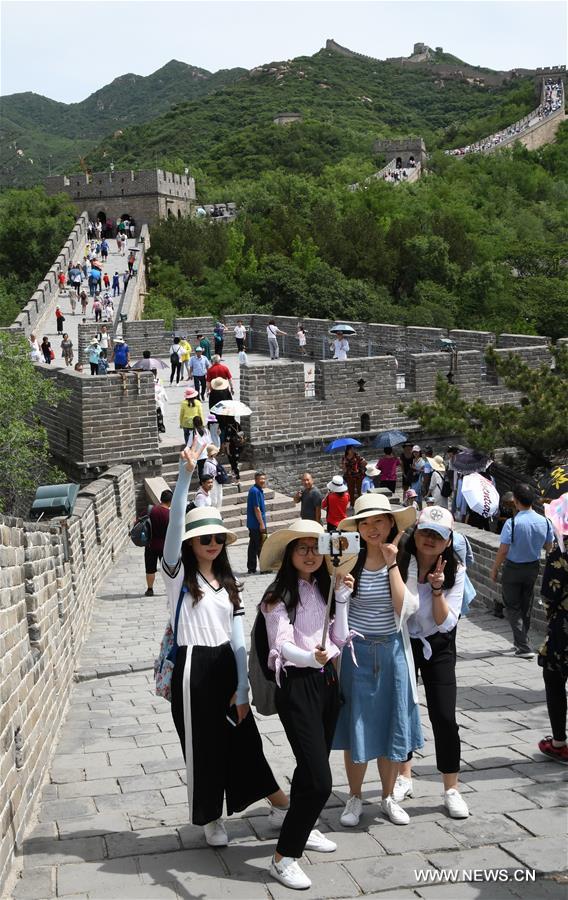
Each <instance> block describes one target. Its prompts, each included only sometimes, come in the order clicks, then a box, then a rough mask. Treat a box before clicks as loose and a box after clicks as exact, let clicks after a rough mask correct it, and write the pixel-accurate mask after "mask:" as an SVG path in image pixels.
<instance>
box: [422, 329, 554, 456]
mask: <svg viewBox="0 0 568 900" xmlns="http://www.w3.org/2000/svg"><path fill="white" fill-rule="evenodd" d="M551 352H552V358H553V361H554V368H553V369H551V367H550V365H548V364H543V365H541V366H540V367H539V368H538V369H533V368H531V367H530V366H529V365H527V363H526V362H525V361H524V360H523V359H521V357H520V356H517V355H515V354H514V353H510V354H507V356H506V357H501V356H498V355H497V354H496V353H495V352H494V351H493V350H489V351H488V353H487V362H488V364H489V365H490V366H493V367H494V368H495V370H496V372H497V374H498V375H499V376H500V377H501V379H502V380H503V383H504V384H505V385H506V387H508V388H509V389H510V390H514V391H519V393H520V394H521V397H520V401H519V402H518V403H502V404H500V405H498V406H490V405H489V404H487V403H485V402H484V401H483V400H473V401H470V400H466V399H465V398H464V397H463V396H462V395H461V392H460V390H459V388H458V387H456V386H455V385H451V384H448V382H447V381H446V379H445V378H444V377H443V376H442V375H439V376H438V379H437V382H436V393H435V398H434V401H433V402H432V403H418V402H415V403H411V404H410V405H409V406H408V407H406V413H407V414H408V415H409V416H411V417H412V418H415V419H417V420H418V421H419V422H420V424H421V426H422V427H423V428H425V429H427V430H428V431H429V432H431V433H433V434H437V433H443V434H456V435H460V436H461V438H462V439H463V440H464V441H466V443H467V444H468V445H469V446H470V447H472V448H474V449H476V450H482V451H484V452H486V453H489V452H491V451H492V450H494V449H495V448H496V447H519V448H521V449H522V450H524V451H525V453H526V454H527V458H528V463H529V467H530V468H531V469H533V470H534V469H535V468H537V467H539V466H550V465H551V464H552V462H553V461H554V459H555V458H557V457H558V455H562V454H565V453H566V448H567V447H568V347H564V346H562V345H557V346H556V347H553V348H552V350H551Z"/></svg>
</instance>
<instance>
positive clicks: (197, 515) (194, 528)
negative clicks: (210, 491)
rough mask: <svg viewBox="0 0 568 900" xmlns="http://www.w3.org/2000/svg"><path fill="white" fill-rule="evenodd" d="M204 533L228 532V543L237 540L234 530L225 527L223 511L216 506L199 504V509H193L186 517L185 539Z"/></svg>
mask: <svg viewBox="0 0 568 900" xmlns="http://www.w3.org/2000/svg"><path fill="white" fill-rule="evenodd" d="M202 534H226V535H227V543H228V544H233V543H234V542H235V541H236V540H237V535H236V534H235V533H234V531H229V529H228V528H225V526H224V525H223V519H222V518H221V513H220V512H219V510H218V509H215V507H214V506H198V507H197V509H191V510H190V511H189V512H188V513H187V515H186V517H185V534H184V536H183V540H184V541H187V540H189V539H190V538H194V537H201V535H202Z"/></svg>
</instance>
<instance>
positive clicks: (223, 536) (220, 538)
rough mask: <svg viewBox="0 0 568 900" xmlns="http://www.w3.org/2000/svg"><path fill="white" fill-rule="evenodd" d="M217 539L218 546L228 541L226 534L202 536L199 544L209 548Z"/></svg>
mask: <svg viewBox="0 0 568 900" xmlns="http://www.w3.org/2000/svg"><path fill="white" fill-rule="evenodd" d="M213 539H215V543H216V544H220V545H222V544H224V543H225V542H226V540H227V535H226V534H201V535H200V536H199V543H200V544H203V546H204V547H208V546H209V544H210V543H211V541H212V540H213Z"/></svg>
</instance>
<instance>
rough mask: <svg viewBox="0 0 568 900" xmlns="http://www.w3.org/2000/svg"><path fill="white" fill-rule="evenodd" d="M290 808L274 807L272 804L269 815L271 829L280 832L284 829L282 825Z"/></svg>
mask: <svg viewBox="0 0 568 900" xmlns="http://www.w3.org/2000/svg"><path fill="white" fill-rule="evenodd" d="M289 808H290V807H289V806H287V807H286V808H283V807H281V806H273V805H272V803H271V804H270V812H269V813H268V824H269V825H270V827H271V828H274V829H275V830H280V828H282V823H283V821H284V819H285V818H286V813H287V812H288V810H289Z"/></svg>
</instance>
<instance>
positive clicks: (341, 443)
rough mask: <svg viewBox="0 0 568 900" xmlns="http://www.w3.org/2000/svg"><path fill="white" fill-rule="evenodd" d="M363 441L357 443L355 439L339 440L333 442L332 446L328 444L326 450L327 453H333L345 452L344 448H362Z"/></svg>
mask: <svg viewBox="0 0 568 900" xmlns="http://www.w3.org/2000/svg"><path fill="white" fill-rule="evenodd" d="M361 446H362V444H361V441H356V440H355V438H337V439H336V440H335V441H332V442H331V444H328V445H327V447H326V448H325V452H326V453H333V451H334V450H343V448H344V447H361Z"/></svg>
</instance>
